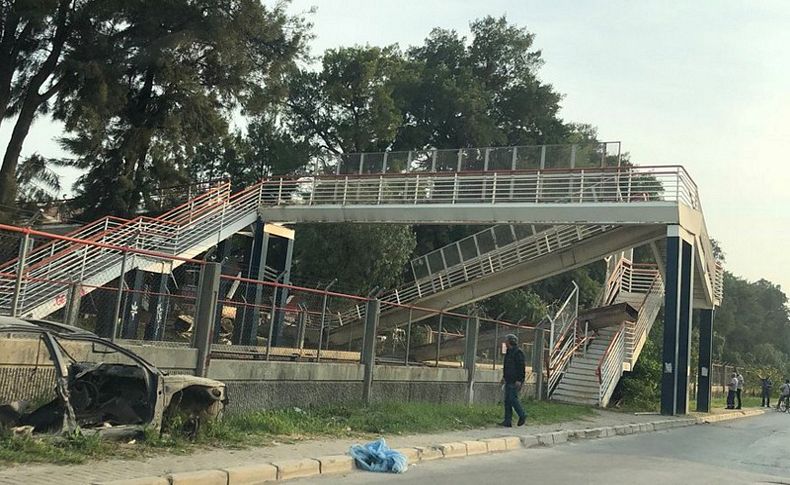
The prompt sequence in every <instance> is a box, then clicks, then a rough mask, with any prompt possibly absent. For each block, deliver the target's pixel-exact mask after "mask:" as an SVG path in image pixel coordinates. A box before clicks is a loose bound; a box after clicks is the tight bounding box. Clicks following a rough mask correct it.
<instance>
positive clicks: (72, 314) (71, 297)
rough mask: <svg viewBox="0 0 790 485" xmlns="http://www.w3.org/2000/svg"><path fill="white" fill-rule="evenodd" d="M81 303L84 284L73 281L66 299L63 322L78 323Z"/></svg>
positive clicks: (68, 323)
mask: <svg viewBox="0 0 790 485" xmlns="http://www.w3.org/2000/svg"><path fill="white" fill-rule="evenodd" d="M81 303H82V285H80V284H79V283H72V284H71V285H70V286H69V292H68V296H67V299H66V314H65V317H64V319H63V323H65V324H66V325H76V324H77V317H79V313H80V304H81Z"/></svg>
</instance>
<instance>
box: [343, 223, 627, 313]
mask: <svg viewBox="0 0 790 485" xmlns="http://www.w3.org/2000/svg"><path fill="white" fill-rule="evenodd" d="M615 227H617V226H605V225H587V226H576V225H558V226H554V227H551V228H549V229H546V230H544V231H541V232H538V233H537V234H534V235H532V236H530V237H527V238H524V239H519V240H517V241H515V242H513V243H510V244H508V245H506V246H503V247H499V248H496V249H494V250H492V251H489V252H487V253H483V254H480V255H479V256H477V257H475V258H471V259H468V260H465V261H463V262H461V263H459V264H456V265H454V266H451V267H449V268H447V269H446V270H444V271H439V272H435V273H431V274H430V275H428V276H427V277H425V278H422V279H420V280H418V281H413V282H410V283H408V284H406V285H404V286H402V287H400V288H398V289H396V290H395V291H393V292H391V293H388V294H386V295H384V296H382V297H381V300H382V302H386V303H396V304H405V303H410V302H414V301H417V300H420V299H422V298H426V297H428V296H431V295H434V294H436V293H439V292H442V291H445V290H448V289H451V288H454V287H458V286H460V285H463V284H465V283H468V282H469V281H472V280H476V279H479V278H482V277H485V276H489V275H492V274H495V273H498V272H501V271H505V270H507V269H510V268H513V267H514V266H517V265H519V264H522V263H525V262H527V261H531V260H535V259H537V258H539V257H542V256H544V255H546V254H549V253H553V252H556V251H560V250H563V249H567V248H569V247H571V246H573V245H575V244H576V243H578V242H579V241H583V240H586V239H588V238H591V237H594V236H597V235H599V234H603V233H605V232H607V231H609V230H611V229H614V228H615ZM364 315H365V308H364V306H363V305H357V306H355V307H353V308H350V309H348V310H346V311H345V312H343V313H342V314H341V318H340V321H339V322H338V324H339V325H343V324H348V323H349V322H354V321H360V320H362V319H363V318H364Z"/></svg>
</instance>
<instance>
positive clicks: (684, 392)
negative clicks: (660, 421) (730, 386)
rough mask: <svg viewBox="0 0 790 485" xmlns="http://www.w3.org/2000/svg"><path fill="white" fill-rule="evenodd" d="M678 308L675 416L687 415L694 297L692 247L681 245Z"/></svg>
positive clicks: (684, 242)
mask: <svg viewBox="0 0 790 485" xmlns="http://www.w3.org/2000/svg"><path fill="white" fill-rule="evenodd" d="M680 265H681V269H680V308H679V319H678V369H677V391H676V396H677V401H676V406H675V414H688V407H689V396H688V389H689V365H690V364H691V312H692V304H693V297H694V246H693V245H692V244H690V243H688V242H686V241H683V242H682V244H681V261H680Z"/></svg>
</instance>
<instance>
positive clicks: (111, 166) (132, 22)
mask: <svg viewBox="0 0 790 485" xmlns="http://www.w3.org/2000/svg"><path fill="white" fill-rule="evenodd" d="M304 29H305V26H304V24H303V23H302V22H301V20H299V19H295V18H291V17H290V16H288V15H287V14H286V12H285V4H282V3H278V4H277V5H276V6H274V7H272V8H268V7H265V6H263V5H262V4H261V3H260V2H258V1H256V0H239V1H235V2H216V1H212V0H174V1H171V2H154V1H151V0H137V1H125V2H120V3H119V5H117V6H116V9H115V10H114V11H113V17H112V21H111V22H106V23H104V24H102V25H101V26H98V32H95V33H93V35H91V36H90V37H88V38H86V39H84V42H83V43H82V44H81V48H80V49H77V50H75V52H74V54H73V56H72V63H73V69H74V71H75V72H76V73H77V75H75V76H74V77H73V82H69V83H67V85H66V87H65V94H64V95H63V96H61V97H60V99H58V102H57V104H56V109H55V111H54V113H55V116H56V117H57V118H59V119H62V120H64V121H65V122H66V128H67V130H68V131H69V132H70V133H71V135H70V136H69V137H67V138H65V139H64V140H63V145H64V147H65V148H67V149H68V150H69V151H71V152H72V153H74V154H75V155H76V156H77V157H76V159H74V160H73V162H72V163H73V165H74V166H76V167H79V168H82V169H85V170H87V173H86V174H85V175H84V176H83V177H81V178H80V180H79V190H78V197H77V202H78V204H79V205H80V206H82V207H83V208H84V210H85V211H86V213H88V214H106V213H112V214H117V215H129V214H133V213H134V212H136V211H137V210H138V209H139V208H140V205H141V203H142V202H143V200H144V199H145V198H146V196H147V194H148V193H149V192H150V191H151V189H152V188H154V187H155V186H157V185H160V184H165V185H167V184H172V183H177V182H180V181H182V180H184V179H186V177H187V174H188V173H189V170H188V166H189V164H190V162H191V161H192V160H193V159H194V158H195V156H196V149H197V147H201V146H202V145H203V142H204V141H205V140H210V139H212V138H222V137H227V136H228V127H229V118H230V115H231V113H232V111H233V110H234V109H237V108H241V109H242V110H248V111H253V110H255V111H257V110H260V109H263V108H264V107H265V106H266V104H267V102H269V101H271V98H272V97H276V96H277V95H278V93H280V92H281V91H280V90H279V83H280V81H281V79H282V75H283V73H284V72H285V71H286V70H287V69H290V67H291V65H292V63H293V61H294V60H295V59H296V58H298V56H300V55H301V52H302V48H303V43H304V39H305V35H306V34H305V30H304ZM97 52H98V53H101V54H102V55H101V56H98V59H101V61H98V60H97V55H96V53H97ZM110 189H111V190H110Z"/></svg>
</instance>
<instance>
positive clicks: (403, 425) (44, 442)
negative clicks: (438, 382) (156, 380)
mask: <svg viewBox="0 0 790 485" xmlns="http://www.w3.org/2000/svg"><path fill="white" fill-rule="evenodd" d="M524 408H525V409H526V411H527V413H528V414H529V418H528V421H527V424H528V425H530V424H532V425H535V424H552V423H559V422H564V421H571V420H576V419H584V418H589V417H591V416H594V415H595V411H594V410H593V409H592V408H589V407H584V406H572V405H567V404H560V403H554V402H546V401H526V402H525V403H524ZM502 413H503V410H502V407H501V406H499V405H475V406H466V405H462V404H429V403H377V404H374V405H371V406H369V407H365V406H363V405H361V404H349V405H330V406H324V407H318V408H313V409H304V410H302V409H299V408H290V409H281V410H272V411H260V412H254V413H247V414H241V415H231V416H226V417H225V419H223V420H222V421H218V422H216V423H209V424H206V425H204V426H203V427H202V428H201V429H200V431H199V432H198V434H197V436H196V437H195V439H188V438H186V437H185V436H184V435H183V434H182V433H181V432H180V430H179V426H178V423H175V426H172V427H171V429H170V430H169V432H166V433H162V434H160V433H158V432H156V431H154V430H148V431H146V432H145V433H144V438H143V439H142V440H140V441H139V442H138V443H135V444H126V443H111V442H105V441H102V440H100V439H99V438H97V437H93V436H91V437H86V436H81V435H74V436H70V437H58V438H54V437H38V436H35V437H15V436H13V435H12V434H11V433H9V432H3V433H2V434H0V464H9V463H31V462H46V463H58V464H77V463H84V462H86V461H88V460H92V459H102V458H110V457H112V458H121V457H134V456H149V455H153V454H161V453H162V452H163V451H165V452H168V453H181V454H183V453H190V452H192V451H196V450H200V449H205V448H216V447H246V446H266V445H270V444H272V443H273V442H274V441H280V442H283V441H299V440H306V439H317V438H350V437H360V438H367V437H371V438H372V437H374V436H379V435H385V436H387V435H390V436H391V435H403V434H412V433H437V432H443V431H455V430H465V429H475V428H483V427H488V426H492V425H494V424H495V423H497V422H499V421H500V420H501V419H502Z"/></svg>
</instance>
